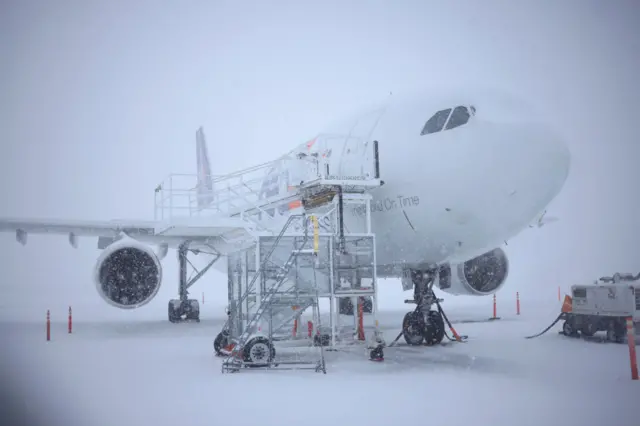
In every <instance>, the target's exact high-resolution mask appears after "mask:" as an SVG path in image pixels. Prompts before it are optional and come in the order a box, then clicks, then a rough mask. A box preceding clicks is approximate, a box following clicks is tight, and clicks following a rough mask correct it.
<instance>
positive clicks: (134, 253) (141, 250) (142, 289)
mask: <svg viewBox="0 0 640 426" xmlns="http://www.w3.org/2000/svg"><path fill="white" fill-rule="evenodd" d="M94 281H95V285H96V288H97V290H98V293H99V294H100V296H101V297H102V298H103V299H104V300H105V301H106V302H107V303H109V304H110V305H112V306H115V307H117V308H120V309H135V308H139V307H140V306H143V305H145V304H147V303H149V302H150V301H151V299H153V298H154V297H155V295H156V294H157V293H158V290H159V289H160V284H161V282H162V266H161V264H160V261H159V259H158V256H157V255H156V253H155V252H154V251H153V250H152V249H151V248H149V247H148V246H146V245H144V244H140V243H139V242H137V241H135V240H131V239H125V240H120V241H118V242H116V243H113V244H111V245H110V246H108V247H107V248H106V249H104V251H103V252H102V253H101V255H100V256H99V257H98V260H97V261H96V266H95V270H94Z"/></svg>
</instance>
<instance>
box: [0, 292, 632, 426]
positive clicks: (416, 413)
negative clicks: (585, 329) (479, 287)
mask: <svg viewBox="0 0 640 426" xmlns="http://www.w3.org/2000/svg"><path fill="white" fill-rule="evenodd" d="M551 299H552V298H551ZM460 300H462V301H460ZM219 305H220V304H219V303H218V304H216V303H206V302H205V305H204V306H203V312H202V318H203V319H202V322H201V323H199V324H170V323H169V322H168V321H167V320H166V319H165V317H164V316H163V315H157V316H156V317H155V318H153V317H150V316H149V317H147V318H137V319H135V320H128V321H124V320H122V319H116V316H114V318H113V319H104V318H103V317H100V316H95V315H94V316H93V317H92V315H88V314H95V313H96V312H97V311H100V310H105V312H112V311H113V308H109V307H106V306H105V307H100V308H98V307H97V306H94V307H92V308H91V309H88V308H87V309H85V308H83V307H82V306H78V307H77V309H76V310H75V311H74V312H75V315H74V332H73V334H72V335H68V334H67V333H66V322H65V315H66V313H58V316H57V317H55V316H54V322H53V324H52V341H51V342H46V341H45V328H44V321H41V322H36V321H33V319H32V318H31V321H26V320H21V319H14V320H12V319H11V318H8V317H7V316H6V315H3V316H2V322H1V323H0V333H1V338H2V342H3V356H2V361H1V363H2V365H1V366H2V372H3V375H4V376H5V377H3V383H4V384H11V389H13V391H14V394H15V395H16V398H19V397H20V396H22V397H23V400H24V402H23V403H22V402H21V403H20V404H19V405H18V406H17V408H16V410H19V409H20V407H22V408H24V409H25V410H27V411H28V412H29V415H30V416H31V417H30V419H31V422H32V423H31V424H45V422H47V421H48V422H49V423H50V424H64V423H65V422H66V424H67V425H75V424H78V425H79V424H91V425H92V426H101V425H104V426H113V425H116V424H127V425H136V426H145V425H149V426H161V425H182V424H186V425H190V426H199V425H207V426H211V425H217V424H225V423H227V424H233V425H234V426H240V425H255V424H262V425H274V426H277V425H284V424H293V423H295V424H300V425H304V426H311V425H327V424H337V423H339V424H363V425H388V424H394V423H395V424H434V423H435V424H439V425H474V426H478V425H491V426H502V425H505V426H506V425H509V426H512V425H518V426H525V425H536V426H539V425H542V424H546V425H565V426H568V425H580V426H587V425H603V424H611V425H616V426H627V425H628V426H635V425H637V424H639V421H640V420H639V419H640V416H639V414H638V413H639V411H638V409H637V403H638V401H640V383H638V382H632V381H631V380H630V372H629V358H628V351H627V347H626V345H616V344H599V343H593V342H585V341H581V340H574V339H568V338H564V337H562V336H559V335H558V334H557V330H558V329H559V325H558V326H556V327H555V329H554V330H552V331H550V332H549V333H547V334H546V335H544V336H542V337H539V338H537V339H532V340H526V339H524V338H523V337H524V336H526V335H530V334H534V333H536V332H538V331H540V330H542V329H543V328H544V327H546V326H547V325H548V324H549V323H550V322H551V321H552V320H553V319H554V318H555V317H556V316H557V314H558V312H559V308H560V304H559V303H558V302H557V300H547V301H544V300H537V301H533V302H532V301H527V300H526V299H523V300H522V315H520V316H516V315H515V304H511V302H510V301H509V302H508V303H507V302H505V303H503V304H502V305H499V312H498V314H499V316H501V317H502V319H501V320H499V321H491V322H487V321H484V320H486V319H487V318H488V317H489V316H491V300H490V298H486V299H483V300H482V301H478V300H477V299H476V300H473V301H471V300H470V299H459V298H454V297H449V298H447V300H446V301H445V303H444V307H445V308H446V309H447V310H448V313H449V316H450V317H451V319H452V320H453V321H454V322H455V323H456V324H455V326H456V328H457V331H458V332H459V333H460V334H465V335H468V336H469V340H468V342H467V343H452V344H448V345H445V346H439V347H431V348H426V347H420V348H415V347H407V346H399V347H397V348H389V349H387V350H386V353H385V355H386V360H385V361H384V362H383V363H373V362H369V361H367V358H366V356H365V353H364V351H363V350H355V351H353V350H352V351H350V352H337V353H336V352H333V353H326V356H327V358H326V359H327V374H326V375H323V374H317V373H314V372H312V371H242V372H240V373H237V374H222V373H221V371H220V364H221V360H220V359H219V358H215V357H214V356H213V353H212V352H213V351H212V340H213V337H214V336H215V334H216V333H217V332H218V331H219V329H220V326H221V324H222V321H223V318H222V316H221V315H220V313H221V312H220V310H219ZM382 305H383V308H384V307H385V306H384V303H383V304H382ZM399 308H400V306H395V307H391V308H388V307H387V309H386V310H384V311H381V313H380V317H379V319H380V323H381V326H382V327H383V328H384V330H385V337H386V339H387V340H388V341H391V340H392V339H393V338H394V337H395V335H396V334H397V333H398V330H399V324H400V321H401V318H402V316H403V314H404V312H405V311H406V308H404V309H402V310H401V309H399ZM5 313H6V312H5ZM116 313H118V312H117V311H116ZM158 313H159V312H158ZM92 318H93V319H92ZM95 318H98V319H97V320H96V319H95ZM474 320H477V321H478V322H473V321H474ZM15 400H16V401H18V399H15ZM16 404H18V403H17V402H16ZM54 419H55V420H57V421H54ZM16 424H17V423H16Z"/></svg>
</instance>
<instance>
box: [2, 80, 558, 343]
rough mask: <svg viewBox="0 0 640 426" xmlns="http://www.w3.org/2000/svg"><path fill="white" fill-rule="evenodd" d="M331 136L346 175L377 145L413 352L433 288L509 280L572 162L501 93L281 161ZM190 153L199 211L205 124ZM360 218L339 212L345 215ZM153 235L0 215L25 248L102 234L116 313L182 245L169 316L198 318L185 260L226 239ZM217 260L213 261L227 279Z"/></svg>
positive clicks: (419, 108)
mask: <svg viewBox="0 0 640 426" xmlns="http://www.w3.org/2000/svg"><path fill="white" fill-rule="evenodd" d="M327 135H334V136H335V135H348V137H345V138H344V143H343V144H342V145H338V146H339V147H341V149H332V150H331V152H324V153H323V155H326V156H329V157H330V160H329V161H330V162H331V164H332V167H333V169H334V170H338V171H339V173H340V174H342V175H345V174H349V173H350V172H351V171H353V170H352V169H354V168H356V167H357V166H356V164H358V162H357V161H355V159H357V158H359V156H363V155H366V154H364V151H363V146H364V145H367V144H368V143H370V142H371V141H377V144H378V150H379V162H380V175H381V179H382V180H384V185H382V186H380V187H379V188H376V189H374V190H373V191H372V192H371V194H372V196H373V200H372V202H371V208H370V209H371V228H372V231H373V232H374V233H375V235H376V251H377V253H376V256H377V265H376V266H377V276H378V277H379V278H401V283H402V287H403V290H405V291H407V290H411V289H412V288H413V295H414V297H413V302H414V303H415V304H416V309H415V310H414V311H410V312H408V313H407V314H406V315H405V317H404V319H403V324H402V330H403V334H404V339H405V341H406V342H407V343H408V344H410V345H418V344H423V343H426V344H432V343H435V342H439V341H440V340H442V338H443V334H444V322H443V319H442V317H441V315H440V314H439V313H438V311H436V310H432V309H431V307H432V305H433V304H434V303H435V294H434V293H433V288H434V286H435V287H437V288H438V289H440V290H441V291H443V292H445V293H448V294H451V295H470V296H489V295H492V294H494V293H496V292H497V291H498V290H500V289H501V288H502V287H503V286H504V285H505V283H506V280H507V276H508V274H509V260H508V258H507V255H506V253H505V251H504V250H503V249H502V248H501V246H502V244H503V242H505V241H507V240H510V239H512V238H513V237H514V236H516V235H517V234H519V233H520V232H521V231H522V230H524V229H528V228H530V227H532V226H533V227H539V226H542V224H543V223H545V221H544V217H545V214H546V209H547V207H548V205H549V204H550V203H551V202H552V201H553V200H554V199H555V198H556V197H557V196H558V194H559V193H560V192H561V190H562V188H563V186H564V184H565V181H566V180H567V178H568V175H569V169H570V163H571V153H570V151H569V149H568V146H567V144H566V143H565V141H564V140H563V138H562V137H561V136H560V135H559V134H558V133H557V131H556V130H555V129H553V128H552V127H551V126H550V125H549V124H547V123H546V122H545V121H544V120H542V119H541V118H539V117H538V116H537V115H536V114H535V113H534V112H533V110H532V109H531V107H530V106H529V105H528V104H527V103H526V102H524V101H523V100H522V99H519V98H517V97H514V96H512V95H509V94H507V93H504V92H502V91H483V92H478V93H475V92H473V91H464V90H460V91H447V90H443V91H430V92H423V91H414V92H408V93H406V94H401V95H398V94H393V95H391V96H389V97H388V98H387V99H386V100H385V101H384V102H382V103H381V106H380V105H377V106H376V107H375V108H369V109H363V110H361V111H358V112H356V113H355V114H353V115H351V116H349V117H345V118H344V119H342V120H340V121H337V122H336V123H334V124H330V125H328V126H326V127H325V128H324V129H322V131H321V132H319V133H317V135H316V137H315V138H313V139H312V140H311V141H309V142H305V143H302V144H299V145H297V146H296V147H295V148H294V149H293V150H291V151H290V152H288V153H287V154H283V156H284V155H290V154H291V153H296V152H297V153H303V152H309V151H311V150H312V149H313V146H314V142H315V141H318V140H322V138H323V137H328V136H327ZM316 145H317V146H319V145H320V144H319V143H318V144H316ZM196 152H197V168H198V171H197V176H198V177H197V186H196V191H197V194H198V196H197V197H198V198H197V199H198V202H197V204H198V208H200V209H205V208H206V207H207V206H209V205H211V203H213V202H214V200H215V196H216V188H215V182H216V179H217V178H215V177H213V175H212V173H211V165H210V162H209V156H208V153H207V147H206V143H205V138H204V131H203V129H202V127H200V128H199V129H198V130H197V132H196ZM354 174H356V173H355V172H354ZM283 176H284V178H283ZM288 176H289V175H287V173H285V174H283V173H282V170H278V168H277V167H272V170H271V171H270V172H268V173H267V174H266V176H265V178H264V181H263V184H262V190H261V192H262V193H261V197H262V198H269V197H271V196H273V195H274V194H278V193H280V191H287V188H288V185H289V184H290V182H282V181H279V179H284V180H288V179H289V178H290V179H294V177H295V176H293V175H292V176H289V177H288ZM283 188H284V189H283ZM362 213H363V212H362V211H361V210H358V209H357V208H353V209H351V210H350V211H349V210H346V211H345V218H346V219H347V220H348V219H349V218H351V219H354V218H356V217H361V216H362ZM268 214H269V215H271V216H272V217H276V216H277V217H280V218H282V219H285V218H287V217H288V215H290V214H292V213H291V211H289V210H287V209H286V208H284V209H282V208H274V209H270V210H269V211H268ZM232 219H234V218H229V221H230V222H229V224H230V225H229V227H230V228H232V227H233V226H234V225H233V223H232ZM157 229H158V221H136V220H117V221H106V222H103V221H79V220H51V219H11V218H5V219H2V218H0V231H5V232H7V231H10V232H15V233H16V239H17V240H18V241H19V242H20V243H22V244H26V241H27V234H28V233H55V234H66V235H68V238H69V242H70V243H71V245H72V246H74V247H76V246H77V238H78V237H79V236H97V237H99V238H98V247H99V248H100V249H102V250H103V251H102V253H101V255H100V256H99V257H98V260H97V262H96V265H95V269H94V282H95V285H96V288H97V290H98V293H99V294H100V296H101V297H102V298H103V299H104V300H105V301H106V302H107V303H109V304H111V305H113V306H115V307H117V308H121V309H135V308H138V307H140V306H143V305H145V304H146V303H148V302H149V301H150V300H152V299H153V298H154V297H155V296H156V294H157V292H158V289H159V288H160V285H161V283H162V266H161V259H162V258H163V257H164V256H165V255H166V253H167V250H168V249H169V248H177V249H178V252H179V256H178V257H179V260H180V283H179V296H178V299H176V300H171V301H170V302H169V312H168V315H169V319H170V320H171V321H172V322H174V321H178V320H179V319H180V318H182V317H183V316H184V317H185V318H186V319H195V320H199V307H198V302H197V300H192V299H188V292H187V289H188V287H189V285H190V283H189V282H188V281H187V279H186V272H185V268H186V262H185V259H186V254H185V253H186V250H187V249H189V250H195V251H196V253H197V251H198V250H203V251H206V250H211V249H212V248H215V247H216V244H220V243H221V238H223V237H222V236H204V235H193V234H188V235H187V234H186V233H185V234H184V235H176V234H172V235H170V236H169V235H165V234H159V233H158V232H156V231H157ZM154 245H155V246H157V247H158V248H157V249H156V250H154V249H153V248H152V246H154ZM214 252H215V250H214ZM218 256H220V253H218ZM183 258H184V259H183ZM224 263H226V262H213V264H214V267H216V268H218V267H220V269H219V270H221V271H224V272H225V273H226V272H227V269H226V268H227V267H226V265H225V264H224ZM199 275H200V274H199Z"/></svg>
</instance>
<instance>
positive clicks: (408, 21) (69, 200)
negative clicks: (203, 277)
mask: <svg viewBox="0 0 640 426" xmlns="http://www.w3.org/2000/svg"><path fill="white" fill-rule="evenodd" d="M639 17H640V7H639V6H638V5H637V3H636V4H634V2H633V0H616V1H613V2H602V1H597V0H581V1H579V0H566V1H562V2H557V1H550V0H549V1H536V2H533V1H524V0H521V1H512V0H511V1H509V0H504V1H486V0H485V1H482V2H480V1H475V0H470V1H447V2H442V1H440V2H435V1H397V0H396V1H386V2H383V1H374V0H371V1H364V0H362V1H355V0H354V1H323V2H317V1H307V2H304V1H302V2H301V1H289V2H282V1H269V2H262V1H254V2H232V1H228V2H219V1H195V0H192V1H186V0H185V1H161V0H148V1H135V2H133V1H125V0H114V1H110V2H106V1H102V2H99V1H97V0H95V1H86V0H85V1H83V0H77V1H57V2H51V1H44V0H42V1H36V0H33V1H29V2H26V1H13V2H12V1H3V2H2V4H1V5H0V56H1V58H2V62H1V63H2V67H0V93H1V94H2V97H1V101H0V140H1V141H2V153H3V155H2V156H1V157H0V200H2V202H1V203H0V216H31V217H34V216H35V217H57V218H65V217H66V218H80V219H112V218H139V219H150V218H152V216H153V188H154V187H155V186H156V185H157V184H158V183H159V181H160V180H161V179H162V178H163V177H164V176H165V175H166V174H168V173H170V172H193V171H194V170H195V146H194V138H195V130H196V129H197V127H198V126H200V125H203V126H204V128H205V133H206V136H207V140H208V142H209V149H210V155H211V159H212V163H213V167H214V173H224V172H229V171H233V170H235V169H237V168H240V167H244V166H249V165H252V164H254V163H256V162H260V161H263V160H267V159H270V158H272V157H274V156H276V155H279V154H280V153H282V152H284V151H286V150H288V149H289V148H291V147H292V146H294V145H295V144H298V143H301V142H304V141H305V140H306V138H308V137H310V136H313V135H314V134H315V133H316V132H317V131H318V129H319V128H320V126H321V125H322V124H323V123H325V122H327V121H329V120H331V119H333V118H336V117H339V116H340V115H341V114H342V113H344V112H346V111H350V110H352V109H353V107H355V106H358V105H360V104H362V103H365V102H369V101H375V100H379V99H381V98H383V97H384V96H386V95H387V94H388V93H389V92H390V91H396V92H398V91H402V90H410V89H411V88H413V87H421V86H432V85H438V84H447V85H451V84H454V83H457V82H460V83H462V84H483V85H492V86H499V87H503V88H505V89H508V90H511V91H512V92H515V93H518V94H521V95H523V96H525V97H526V98H527V99H528V100H529V101H531V102H533V103H536V104H538V105H541V106H542V107H543V108H544V110H545V111H546V112H547V115H548V116H549V117H550V118H551V120H553V121H554V122H555V124H557V125H559V126H561V130H562V131H563V133H564V135H565V136H566V138H567V139H568V143H569V144H570V146H571V149H572V152H573V164H572V173H571V176H570V178H569V181H568V182H567V185H566V188H565V190H564V192H563V193H562V194H561V196H560V197H559V198H558V199H557V200H556V202H554V204H553V205H552V206H551V209H550V213H549V214H550V215H554V216H559V217H560V219H561V221H560V222H557V223H554V224H553V225H551V226H549V227H545V228H542V229H540V230H537V231H533V230H531V231H527V232H525V233H524V234H522V235H521V236H520V237H519V238H517V239H514V240H513V241H511V242H510V244H509V246H508V247H507V249H508V253H509V255H510V259H511V262H512V267H513V269H512V274H511V276H510V282H509V286H510V287H509V288H511V290H505V291H513V292H515V291H516V290H520V292H521V294H522V293H523V292H524V293H525V294H526V293H527V292H528V293H529V294H531V293H534V292H549V293H550V294H553V295H555V289H556V286H557V285H558V284H561V285H563V286H569V285H570V284H571V283H572V282H573V281H574V280H579V279H592V278H596V277H598V276H601V275H603V274H610V273H613V272H615V271H616V270H623V271H629V272H635V271H637V269H640V262H639V261H638V256H637V247H638V244H637V243H636V239H637V238H638V236H639V235H640V232H639V231H640V224H639V223H638V219H637V218H638V217H640V203H639V202H638V201H637V200H636V197H637V188H638V182H640V172H639V171H638V170H636V164H637V162H636V160H637V159H638V158H640V143H639V141H638V134H637V131H636V129H635V128H634V127H635V125H636V123H637V121H638V119H637V113H636V109H637V102H638V99H639V98H640V96H638V95H640V89H639V85H638V83H637V81H636V79H637V75H638V70H639V69H640V27H638V26H637V22H638V18H639ZM381 161H382V162H384V159H381ZM437 184H443V183H442V182H438V183H437ZM0 248H1V250H2V251H1V253H2V256H1V257H0V266H1V268H2V270H3V278H4V279H3V280H2V282H1V283H0V289H1V290H2V291H3V294H4V295H5V296H4V297H3V299H4V300H3V303H13V299H12V298H14V297H19V298H21V299H22V300H26V299H24V298H29V299H34V298H38V299H40V300H57V301H58V302H59V303H61V304H66V303H72V302H73V301H74V300H92V301H96V303H100V302H99V299H98V296H97V294H96V293H95V290H94V288H93V285H92V283H91V281H90V280H91V275H90V274H91V272H92V268H93V263H94V261H95V258H96V257H97V255H98V251H97V250H96V249H95V240H93V239H82V240H81V248H80V249H79V250H73V249H72V248H71V247H70V246H69V245H68V244H67V242H66V239H65V238H64V237H46V236H30V244H29V245H28V246H26V247H21V246H19V245H17V244H16V243H15V242H14V236H13V235H12V234H1V235H0ZM173 263H174V262H173V260H172V259H168V260H167V261H165V265H167V267H166V270H167V275H166V281H165V289H163V290H162V291H161V293H160V294H159V297H158V300H156V301H155V302H154V303H156V304H157V306H159V307H160V308H159V309H160V310H161V312H164V311H165V309H166V301H167V298H168V297H171V296H172V295H173V293H174V289H175V286H176V283H175V278H174V277H175V274H176V267H175V265H174V264H173ZM212 281H213V282H216V283H219V285H220V288H221V289H222V290H223V292H224V290H225V287H226V279H225V278H224V277H223V276H222V275H219V274H218V275H217V276H215V277H213V278H211V279H210V281H209V284H211V282H212ZM392 285H398V286H399V284H392ZM167 287H168V289H167ZM222 294H224V293H222ZM19 303H22V302H19Z"/></svg>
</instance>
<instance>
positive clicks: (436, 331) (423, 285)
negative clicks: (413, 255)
mask: <svg viewBox="0 0 640 426" xmlns="http://www.w3.org/2000/svg"><path fill="white" fill-rule="evenodd" d="M436 278H437V271H435V270H429V271H411V280H412V281H413V300H412V301H407V302H412V303H415V304H416V309H415V310H414V311H411V312H407V314H406V315H405V316H404V319H403V320H402V336H403V337H404V340H405V342H407V344H409V345H412V346H417V345H422V344H424V345H427V346H432V345H437V344H440V343H441V342H442V339H443V338H444V336H445V323H444V318H443V317H442V313H441V310H440V309H438V310H431V307H432V306H433V304H434V303H436V304H437V302H438V300H437V298H436V295H435V293H434V292H433V284H434V283H435V280H436Z"/></svg>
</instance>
